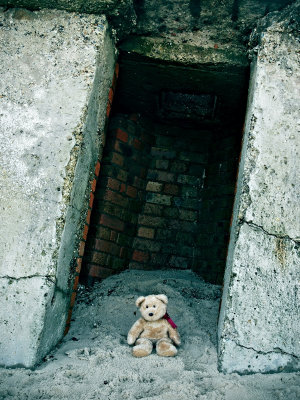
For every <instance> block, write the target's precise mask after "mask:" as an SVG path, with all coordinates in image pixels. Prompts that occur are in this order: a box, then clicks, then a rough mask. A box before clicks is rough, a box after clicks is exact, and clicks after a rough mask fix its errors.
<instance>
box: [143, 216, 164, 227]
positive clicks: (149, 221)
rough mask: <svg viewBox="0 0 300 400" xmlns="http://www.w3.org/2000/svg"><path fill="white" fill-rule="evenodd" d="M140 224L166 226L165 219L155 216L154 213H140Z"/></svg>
mask: <svg viewBox="0 0 300 400" xmlns="http://www.w3.org/2000/svg"><path fill="white" fill-rule="evenodd" d="M139 224H142V225H147V226H151V227H159V228H163V227H164V226H165V221H164V219H163V218H160V217H153V216H152V215H151V216H150V215H140V216H139Z"/></svg>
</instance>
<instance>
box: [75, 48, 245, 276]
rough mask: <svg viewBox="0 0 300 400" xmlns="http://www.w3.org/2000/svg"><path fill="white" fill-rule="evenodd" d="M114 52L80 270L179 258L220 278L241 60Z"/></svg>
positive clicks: (113, 269) (177, 262) (239, 115)
mask: <svg viewBox="0 0 300 400" xmlns="http://www.w3.org/2000/svg"><path fill="white" fill-rule="evenodd" d="M119 62H120V75H119V81H118V84H117V91H116V94H115V98H114V103H113V111H112V117H111V119H110V123H109V127H108V131H107V141H106V144H105V149H104V154H103V159H102V167H101V172H100V177H99V181H98V186H97V190H96V193H95V200H94V207H93V211H92V217H91V226H90V229H89V236H88V239H87V244H86V251H85V256H84V260H83V268H82V275H81V280H82V281H83V282H85V283H92V282H93V281H94V280H96V279H103V278H106V277H108V276H109V275H111V274H114V273H117V272H120V271H122V270H124V269H127V268H130V269H144V270H145V269H149V270H154V269H155V270H156V269H169V268H176V269H192V270H193V271H195V272H197V273H198V274H199V275H200V276H201V277H203V278H204V279H205V280H207V281H209V282H212V283H217V284H221V283H222V281H223V275H224V269H225V262H226V253H227V247H228V242H229V228H230V219H231V214H232V207H233V200H234V191H235V182H236V174H237V167H238V160H239V153H240V147H241V138H242V124H243V119H244V113H245V103H246V96H247V85H248V70H247V68H246V67H237V66H232V65H231V66H226V65H221V66H216V65H212V64H211V65H205V66H204V65H198V66H197V67H195V66H193V67H192V66H182V65H176V64H166V63H163V62H153V61H150V60H149V59H146V58H143V57H140V56H137V55H132V54H129V53H123V54H121V56H120V60H119Z"/></svg>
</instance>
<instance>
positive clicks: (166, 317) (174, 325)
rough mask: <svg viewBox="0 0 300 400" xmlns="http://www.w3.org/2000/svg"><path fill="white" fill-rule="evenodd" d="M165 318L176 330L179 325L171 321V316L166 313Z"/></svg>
mask: <svg viewBox="0 0 300 400" xmlns="http://www.w3.org/2000/svg"><path fill="white" fill-rule="evenodd" d="M163 318H164V319H166V320H167V321H168V322H169V324H170V325H171V327H172V328H174V329H176V328H177V325H176V324H175V322H174V321H172V320H171V318H170V315H169V314H168V313H165V315H164V316H163Z"/></svg>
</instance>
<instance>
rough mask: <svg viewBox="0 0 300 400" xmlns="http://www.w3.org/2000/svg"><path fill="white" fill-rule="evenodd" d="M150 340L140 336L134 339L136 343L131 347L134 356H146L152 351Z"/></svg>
mask: <svg viewBox="0 0 300 400" xmlns="http://www.w3.org/2000/svg"><path fill="white" fill-rule="evenodd" d="M152 348H153V345H152V342H151V341H150V340H149V339H145V338H141V339H138V340H137V341H136V345H135V346H134V347H133V349H132V354H133V355H134V356H135V357H146V356H149V354H151V352H152Z"/></svg>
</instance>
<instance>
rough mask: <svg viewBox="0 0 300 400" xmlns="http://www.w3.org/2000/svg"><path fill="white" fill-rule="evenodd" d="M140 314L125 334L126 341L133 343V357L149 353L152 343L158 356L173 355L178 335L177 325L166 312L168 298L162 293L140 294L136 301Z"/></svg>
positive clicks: (177, 343) (175, 351)
mask: <svg viewBox="0 0 300 400" xmlns="http://www.w3.org/2000/svg"><path fill="white" fill-rule="evenodd" d="M135 304H136V306H137V307H139V309H140V312H141V314H142V318H140V319H138V320H137V321H136V322H135V323H134V324H133V326H132V327H131V329H130V331H129V332H128V336H127V343H128V344H129V345H132V344H134V347H133V349H132V354H133V355H134V356H135V357H145V356H148V355H149V354H151V352H152V348H153V344H156V353H157V354H158V355H159V356H164V357H173V356H175V355H176V354H177V349H176V347H175V346H174V344H173V342H174V343H175V344H176V345H177V346H179V345H180V343H181V342H180V336H179V334H178V332H177V329H176V328H177V327H176V325H175V324H174V322H173V321H172V320H171V318H170V317H169V315H168V314H167V304H168V298H167V296H166V295H164V294H157V295H154V294H151V295H149V296H146V297H144V296H140V297H139V298H138V299H137V300H136V302H135Z"/></svg>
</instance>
